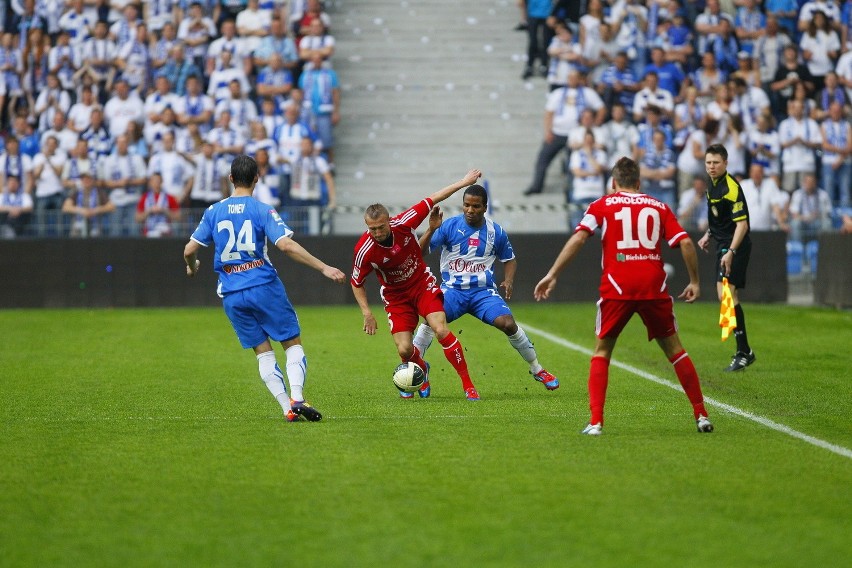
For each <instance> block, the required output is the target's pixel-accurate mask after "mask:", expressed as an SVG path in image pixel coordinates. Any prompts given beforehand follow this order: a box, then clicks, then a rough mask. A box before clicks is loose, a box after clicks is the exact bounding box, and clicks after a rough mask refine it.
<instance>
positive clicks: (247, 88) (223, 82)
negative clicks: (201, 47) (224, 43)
mask: <svg viewBox="0 0 852 568" xmlns="http://www.w3.org/2000/svg"><path fill="white" fill-rule="evenodd" d="M232 58H233V56H232V54H231V52H230V51H223V52H222V53H221V54H219V59H218V61H219V62H220V66H219V67H218V68H217V69H216V70H215V71H213V73H212V74H211V75H210V81H209V83H208V85H207V94H208V95H209V96H211V97H213V101H214V102H215V104H217V105H218V104H219V103H220V102H222V101H223V100H226V99H228V98H230V96H231V93H230V88H231V87H230V85H231V81H238V82H239V83H240V91H241V92H243V93H248V92H251V83H249V80H248V76H247V75H246V73H245V71H244V70H243V68H242V67H239V66H237V65H234V64H233V63H232Z"/></svg>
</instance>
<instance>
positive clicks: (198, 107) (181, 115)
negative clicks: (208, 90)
mask: <svg viewBox="0 0 852 568" xmlns="http://www.w3.org/2000/svg"><path fill="white" fill-rule="evenodd" d="M214 109H215V105H214V103H213V99H212V98H210V97H209V96H207V95H205V94H204V93H203V92H202V90H201V78H200V77H196V76H195V75H190V76H189V77H187V79H186V94H185V95H183V96H182V97H180V98H179V99H178V102H177V104H176V108H175V111H176V113H177V118H178V123H180V124H181V125H182V126H187V125H189V124H197V125H198V128H199V131H200V132H201V135H202V136H205V135H206V134H207V133H208V132H209V131H210V122H211V121H212V120H213V111H214Z"/></svg>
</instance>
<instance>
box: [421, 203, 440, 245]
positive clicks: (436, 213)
mask: <svg viewBox="0 0 852 568" xmlns="http://www.w3.org/2000/svg"><path fill="white" fill-rule="evenodd" d="M443 222H444V212H443V211H441V208H440V207H438V206H437V205H436V206H435V207H433V208H432V211H431V212H430V213H429V227H428V228H427V229H426V232H425V233H423V234H422V235H420V238H419V239H417V244H419V245H420V250H421V251H423V253H424V254H425V253H427V252H429V241H430V240H431V239H432V235H434V234H435V231H437V230H438V227H440V226H441V223H443Z"/></svg>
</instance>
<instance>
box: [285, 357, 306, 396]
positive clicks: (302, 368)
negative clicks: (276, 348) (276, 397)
mask: <svg viewBox="0 0 852 568" xmlns="http://www.w3.org/2000/svg"><path fill="white" fill-rule="evenodd" d="M285 353H286V354H287V381H288V382H289V383H290V396H292V397H293V400H295V401H299V402H301V401H303V400H305V394H304V392H303V389H304V388H305V377H306V375H307V374H308V362H307V360H306V359H305V350H304V349H302V346H301V345H293V346H292V347H290V348H289V349H287V351H285Z"/></svg>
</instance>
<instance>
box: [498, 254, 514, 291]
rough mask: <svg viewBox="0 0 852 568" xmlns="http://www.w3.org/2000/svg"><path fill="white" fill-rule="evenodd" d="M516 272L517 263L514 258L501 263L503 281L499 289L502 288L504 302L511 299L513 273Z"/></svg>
mask: <svg viewBox="0 0 852 568" xmlns="http://www.w3.org/2000/svg"><path fill="white" fill-rule="evenodd" d="M517 270H518V261H517V260H515V259H514V258H513V259H512V260H507V261H506V262H504V263H503V281H502V282H501V283H500V287H501V288H503V297H505V298H506V300H511V299H512V292H513V291H514V290H515V272H517Z"/></svg>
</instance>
